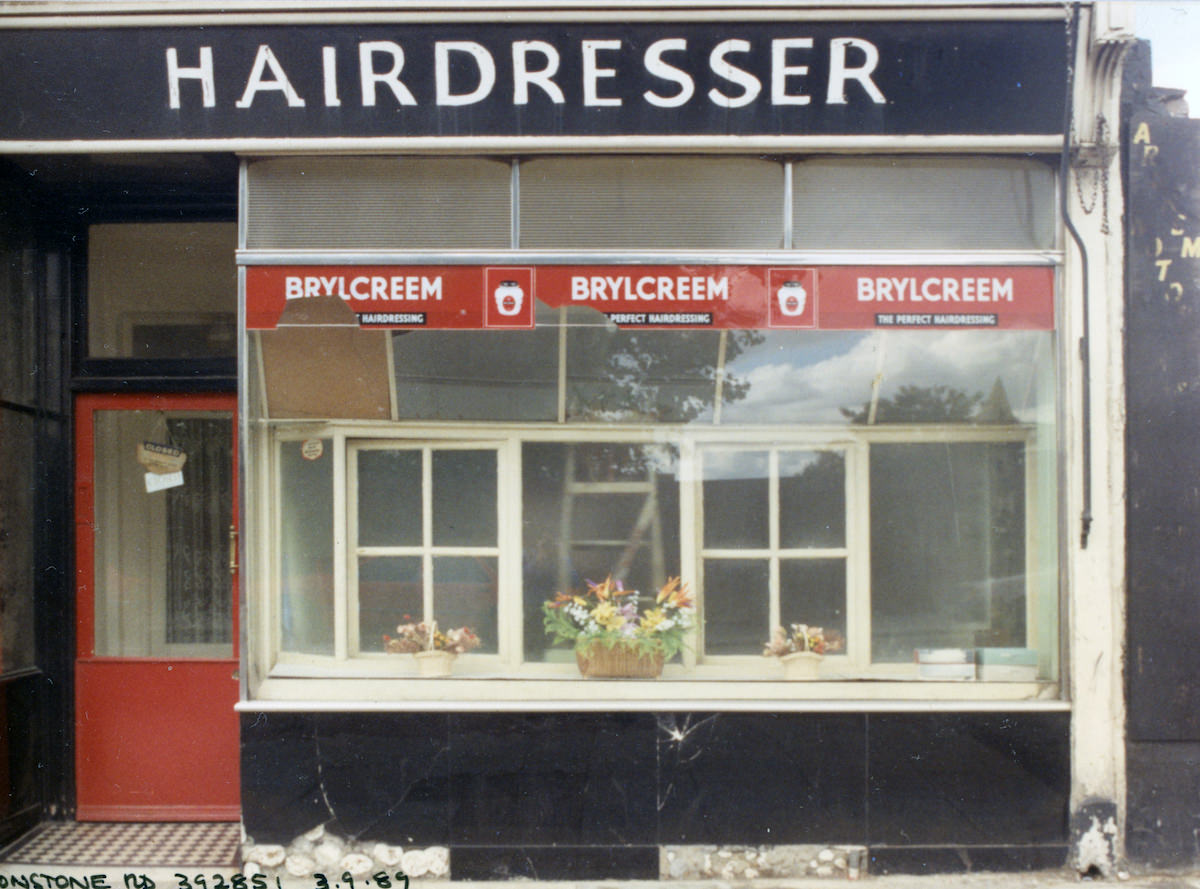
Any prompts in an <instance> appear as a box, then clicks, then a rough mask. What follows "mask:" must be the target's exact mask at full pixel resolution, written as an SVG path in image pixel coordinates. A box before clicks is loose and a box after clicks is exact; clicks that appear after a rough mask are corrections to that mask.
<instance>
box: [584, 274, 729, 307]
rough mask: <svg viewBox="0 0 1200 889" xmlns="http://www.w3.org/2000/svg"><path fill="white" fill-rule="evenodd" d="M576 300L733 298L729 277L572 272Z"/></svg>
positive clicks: (654, 300) (706, 300) (694, 300)
mask: <svg viewBox="0 0 1200 889" xmlns="http://www.w3.org/2000/svg"><path fill="white" fill-rule="evenodd" d="M571 299H572V300H573V301H574V302H611V301H620V300H630V301H636V300H642V301H643V302H657V301H660V300H665V301H670V302H712V301H714V300H728V299H729V279H728V278H725V277H720V278H714V277H706V276H701V275H673V276H672V275H643V276H641V277H639V278H634V277H632V276H630V275H616V276H608V275H572V276H571Z"/></svg>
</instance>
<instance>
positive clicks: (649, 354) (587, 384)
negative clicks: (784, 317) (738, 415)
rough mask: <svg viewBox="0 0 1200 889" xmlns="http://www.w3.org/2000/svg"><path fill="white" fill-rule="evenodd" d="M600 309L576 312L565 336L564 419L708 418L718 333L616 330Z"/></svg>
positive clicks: (666, 420)
mask: <svg viewBox="0 0 1200 889" xmlns="http://www.w3.org/2000/svg"><path fill="white" fill-rule="evenodd" d="M596 317H597V313H595V312H594V311H590V310H586V309H577V310H574V311H572V312H571V315H570V318H571V319H572V320H576V319H582V321H583V322H584V323H583V324H582V325H581V326H576V325H574V324H572V325H571V326H570V328H569V331H568V338H567V419H568V420H575V421H581V422H596V421H604V422H617V421H633V422H640V423H647V422H650V423H655V422H657V423H686V422H688V421H690V420H694V419H696V418H698V417H700V416H702V415H704V414H707V415H708V416H710V417H711V415H712V405H713V398H714V396H715V392H716V388H715V381H716V377H717V356H718V349H719V344H720V336H721V335H720V334H719V333H716V332H712V331H703V330H698V331H667V330H642V331H631V330H617V329H615V328H608V327H601V326H597V325H595V324H594V323H588V322H594V320H595V318H596Z"/></svg>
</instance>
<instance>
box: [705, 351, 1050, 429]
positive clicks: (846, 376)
mask: <svg viewBox="0 0 1200 889" xmlns="http://www.w3.org/2000/svg"><path fill="white" fill-rule="evenodd" d="M742 346H743V348H742V351H741V352H739V353H738V355H737V356H735V357H733V358H730V359H729V361H728V364H727V366H726V377H727V379H728V380H735V381H737V386H738V388H737V389H735V390H733V391H734V392H735V393H737V394H738V397H737V398H736V399H732V400H731V397H730V394H729V390H728V388H727V389H726V394H725V398H724V403H723V405H722V413H721V423H722V424H723V425H733V424H737V423H744V424H759V423H826V424H846V423H852V424H859V425H873V424H881V423H993V424H996V423H1014V422H1021V423H1031V422H1043V423H1050V422H1053V410H1054V335H1053V333H1051V332H1048V331H1034V330H970V331H965V330H954V331H926V330H920V331H874V332H869V333H866V332H858V331H849V332H840V333H839V332H835V331H820V332H811V331H808V332H805V331H800V332H795V333H793V332H790V331H789V332H768V333H764V334H762V335H761V336H760V337H758V338H756V339H754V340H751V341H746V342H744V343H743V344H742Z"/></svg>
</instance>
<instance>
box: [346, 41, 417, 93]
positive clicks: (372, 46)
mask: <svg viewBox="0 0 1200 889" xmlns="http://www.w3.org/2000/svg"><path fill="white" fill-rule="evenodd" d="M376 55H385V56H390V57H391V60H392V65H391V67H390V68H389V69H388V70H387V71H376V70H375V56H376ZM403 70H404V50H403V49H401V48H400V44H399V43H395V42H394V41H391V40H368V41H365V42H363V43H360V44H359V45H358V76H359V81H360V82H361V84H362V103H363V107H364V108H374V107H375V87H376V86H377V85H378V84H381V83H382V84H383V85H384V86H386V87H387V88H388V89H390V90H391V91H392V95H393V96H395V97H396V101H397V102H399V103H400V104H401V105H416V104H417V100H416V99H415V98H414V97H413V94H412V93H411V92H409V90H408V87H406V86H405V85H404V84H403V83H401V82H400V72H401V71H403Z"/></svg>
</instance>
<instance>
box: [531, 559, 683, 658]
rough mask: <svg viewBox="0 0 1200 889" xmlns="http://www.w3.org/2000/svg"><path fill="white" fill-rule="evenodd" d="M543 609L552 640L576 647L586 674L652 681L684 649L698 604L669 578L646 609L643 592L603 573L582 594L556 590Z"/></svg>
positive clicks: (678, 580) (673, 579)
mask: <svg viewBox="0 0 1200 889" xmlns="http://www.w3.org/2000/svg"><path fill="white" fill-rule="evenodd" d="M542 612H543V615H544V624H545V627H546V632H547V633H549V634H551V635H553V636H554V643H555V644H556V645H557V644H564V643H571V644H573V645H574V646H575V659H576V662H577V663H578V664H579V671H580V672H581V673H583V675H584V676H585V677H588V678H592V677H608V678H615V677H621V678H641V679H652V678H654V677H656V676H659V675H660V674H661V673H662V669H663V664H664V663H666V661H668V660H670V659H671V658H672V657H674V656H675V654H676V653H678V652H679V650H680V649H681V648H683V643H684V636H685V635H686V633H687V631H688V630H690V629H691V627H692V624H693V621H694V619H695V614H696V606H695V603H694V602H693V601H692V597H691V593H690V592H689V591H688V587H687V584H685V583H682V582H681V581H680V579H679V578H678V577H672V578H668V579H667V582H666V583H664V584H663V585H662V587H660V588H659V590H658V593H657V594H656V595H655V596H654V599H653V601H652V602H650V603H649V604H648V606H647V607H642V596H641V593H639V592H638V591H637V590H627V589H625V587H624V585H623V584H622V583H621V581H619V580H618V581H614V580H613V579H612V578H611V577H607V578H605V579H604V581H602V582H601V583H593V582H592V581H590V580H589V581H587V591H586V592H584V593H580V594H572V593H558V594H557V595H556V596H555V597H554V598H553V599H552V600H550V601H548V602H544V603H543V604H542Z"/></svg>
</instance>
